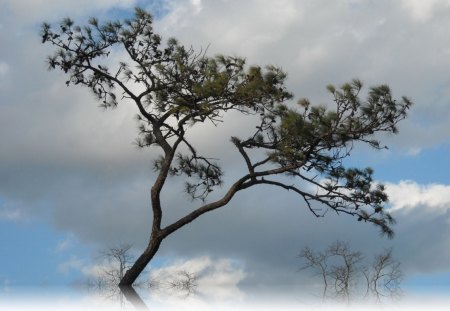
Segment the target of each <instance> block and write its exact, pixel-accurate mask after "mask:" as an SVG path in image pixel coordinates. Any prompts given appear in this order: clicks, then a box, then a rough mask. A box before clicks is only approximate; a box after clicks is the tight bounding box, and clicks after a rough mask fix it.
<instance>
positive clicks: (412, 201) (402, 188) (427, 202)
mask: <svg viewBox="0 0 450 311" xmlns="http://www.w3.org/2000/svg"><path fill="white" fill-rule="evenodd" d="M386 189H387V190H386V192H387V193H388V195H389V201H390V203H391V204H392V207H393V209H402V208H404V209H408V208H409V209H413V208H420V207H423V206H426V207H427V208H433V209H441V210H442V211H444V212H445V210H446V209H450V185H440V184H428V185H420V184H418V183H416V182H414V181H411V180H402V181H400V182H399V183H398V184H392V183H387V184H386Z"/></svg>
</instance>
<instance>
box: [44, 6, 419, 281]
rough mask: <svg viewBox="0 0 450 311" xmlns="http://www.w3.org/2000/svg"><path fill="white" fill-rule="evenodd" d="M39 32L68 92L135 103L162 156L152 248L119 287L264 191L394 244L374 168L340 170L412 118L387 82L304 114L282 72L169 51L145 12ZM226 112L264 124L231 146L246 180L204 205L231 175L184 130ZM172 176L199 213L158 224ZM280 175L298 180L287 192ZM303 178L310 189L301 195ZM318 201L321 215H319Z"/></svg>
mask: <svg viewBox="0 0 450 311" xmlns="http://www.w3.org/2000/svg"><path fill="white" fill-rule="evenodd" d="M41 35H42V42H43V43H49V44H52V45H53V46H54V47H55V53H54V54H53V55H51V56H49V57H48V65H49V69H50V70H53V69H60V70H62V71H63V72H64V73H66V74H67V76H68V80H67V81H66V84H67V85H68V86H69V85H71V84H75V85H81V86H85V87H88V88H89V89H91V90H92V92H93V93H94V94H95V96H96V97H97V99H98V100H99V101H100V102H101V106H102V107H104V108H111V107H116V106H117V105H118V104H119V102H132V103H134V104H135V105H136V107H137V109H138V115H137V120H138V122H139V136H138V138H137V140H136V143H137V145H138V146H140V147H142V148H144V147H151V148H159V149H160V150H161V151H162V153H163V155H162V156H161V157H160V158H157V159H156V160H155V169H156V170H157V177H156V179H155V181H154V184H153V186H152V188H151V206H152V210H153V223H152V224H151V235H150V238H149V243H148V246H147V248H146V249H145V250H144V252H143V253H142V255H141V256H140V257H139V258H138V259H137V261H136V262H135V263H134V265H133V266H132V267H131V268H130V269H129V270H128V271H127V272H126V273H125V275H124V277H123V279H122V280H121V282H120V285H122V286H129V285H132V284H133V282H134V281H135V280H136V278H137V277H138V276H139V274H140V273H141V272H142V271H143V269H144V268H145V267H146V265H147V264H148V263H149V262H150V260H151V259H152V258H153V256H154V255H155V254H156V252H157V251H158V248H159V246H160V244H161V242H162V241H163V240H164V239H165V238H166V237H167V236H168V235H170V234H172V233H173V232H175V231H177V230H178V229H180V228H181V227H183V226H185V225H187V224H189V223H190V222H192V221H193V220H195V219H196V218H197V217H199V216H201V215H203V214H205V213H207V212H210V211H212V210H215V209H217V208H220V207H222V206H225V205H226V204H228V203H229V202H230V200H231V199H232V198H233V197H234V196H235V195H236V193H238V192H239V191H242V190H245V189H247V188H250V187H253V186H257V185H271V186H274V187H279V188H282V189H285V190H289V191H292V192H294V193H296V194H297V195H298V196H299V198H300V199H302V200H303V201H304V202H305V205H306V207H307V208H309V210H310V211H311V212H312V213H313V214H314V215H315V216H317V217H322V216H324V214H325V212H326V211H327V210H329V209H331V210H333V211H335V212H337V213H344V214H348V215H351V216H355V217H356V218H357V220H358V221H365V222H369V223H372V224H374V225H376V226H377V227H378V228H380V229H381V232H382V233H384V234H387V235H388V236H389V237H392V235H393V231H392V228H391V225H392V224H393V223H394V219H393V218H392V217H391V215H389V213H387V212H386V211H385V209H384V206H385V203H386V202H387V200H388V197H387V195H386V193H385V189H384V187H383V185H380V184H376V183H374V181H373V179H372V174H373V171H372V169H370V168H366V169H358V168H345V167H344V166H343V163H342V161H343V159H344V158H346V157H348V156H349V155H350V153H351V151H352V148H353V145H354V143H356V142H363V143H367V144H369V145H370V146H371V147H373V148H375V149H381V148H383V147H382V146H381V145H380V143H379V142H378V141H377V140H376V139H375V138H374V135H375V134H376V133H379V132H389V133H396V132H397V128H396V125H397V123H398V122H399V121H401V120H402V119H404V118H405V117H406V113H407V110H408V109H409V108H410V106H411V101H410V100H409V99H407V98H406V97H403V98H401V99H400V100H395V99H393V98H392V95H391V91H390V89H389V87H388V86H387V85H380V86H377V87H372V88H370V90H369V92H368V95H367V98H366V99H365V100H363V99H361V98H360V96H359V93H360V91H361V89H362V83H361V82H360V81H358V80H353V81H352V82H350V83H347V84H344V85H343V86H342V87H340V88H336V87H334V86H328V91H329V92H330V93H331V97H332V100H333V101H334V105H333V106H334V107H333V109H327V108H325V107H322V106H314V105H311V104H310V102H309V101H308V100H306V99H301V100H299V101H298V105H296V104H293V103H292V99H293V95H292V93H291V92H289V91H288V90H287V89H286V86H285V80H286V73H285V72H283V70H281V69H280V68H278V67H275V66H271V65H269V66H266V67H260V66H247V65H246V64H245V59H243V58H240V57H235V56H224V55H218V56H215V57H210V56H208V55H206V53H205V51H195V50H194V49H193V48H186V47H185V46H183V45H181V44H180V43H178V41H177V40H175V39H173V38H171V39H169V40H167V42H166V43H163V40H162V38H161V36H160V35H158V34H156V33H155V32H154V29H153V21H152V16H151V15H150V14H149V13H148V12H146V11H144V10H142V9H140V8H136V10H135V15H134V17H133V18H132V19H129V20H124V21H123V22H120V21H114V22H106V23H103V24H100V23H99V21H98V20H97V19H95V18H91V19H90V20H89V22H88V24H87V25H86V26H83V27H81V26H77V25H75V23H74V22H73V21H72V20H71V19H70V18H66V19H64V20H63V21H62V22H61V23H60V24H59V25H58V26H57V27H55V28H52V26H51V25H50V24H48V23H44V24H43V25H42V30H41ZM115 49H122V50H123V51H125V52H126V55H127V56H126V59H124V60H123V61H121V62H119V63H117V64H115V67H114V69H110V68H108V66H107V65H105V62H106V61H107V60H108V61H109V59H108V57H109V56H110V53H111V51H112V50H115ZM109 64H110V63H109ZM136 86H139V87H136ZM136 89H139V90H140V91H136ZM230 111H237V112H239V113H241V114H243V115H246V116H248V117H249V118H252V117H254V116H256V117H259V119H258V120H259V121H258V126H257V127H256V130H255V132H253V133H243V134H242V137H243V138H242V137H241V138H238V137H232V138H231V142H232V144H234V146H235V147H236V149H237V151H238V152H239V153H240V155H241V156H242V158H243V161H245V164H246V171H245V172H243V173H242V177H241V178H239V179H237V180H235V182H234V183H233V184H232V185H231V186H230V187H229V188H228V189H227V190H226V191H225V194H224V195H223V196H222V197H221V198H219V199H217V200H215V201H212V202H209V203H207V202H206V199H207V197H208V195H209V194H210V193H211V192H213V191H214V190H216V189H217V188H218V187H220V186H221V185H222V184H223V170H222V168H221V167H220V165H219V163H218V162H217V161H213V160H211V159H210V158H208V157H207V156H206V155H203V154H200V153H199V152H197V149H196V147H195V146H194V145H193V143H192V142H191V141H190V140H189V139H188V137H187V133H188V132H189V130H190V128H191V127H193V126H195V125H196V124H201V123H212V124H214V125H219V124H220V122H221V121H222V120H223V118H224V115H225V114H226V113H227V112H230ZM251 150H259V151H262V152H260V153H259V154H260V155H261V154H262V155H264V157H263V158H255V157H254V156H253V155H254V153H251V152H250V151H251ZM169 176H176V177H181V176H184V177H185V178H186V179H187V182H186V192H187V193H188V194H189V195H191V196H192V198H194V199H198V200H199V202H200V204H199V207H198V208H196V209H194V210H192V211H191V212H189V213H188V214H187V215H186V216H184V217H182V218H180V219H179V220H177V221H175V222H174V223H172V224H169V225H168V226H166V227H162V226H161V219H162V213H163V203H162V202H161V200H160V194H161V190H162V189H163V187H164V185H165V183H166V179H167V178H168V177H169ZM282 176H290V177H291V178H293V179H294V182H290V183H286V178H280V177H282ZM295 181H301V184H303V185H304V184H305V183H306V184H308V186H306V187H305V186H304V187H299V186H296V183H295ZM297 184H300V183H297ZM311 186H312V187H311ZM311 189H315V190H314V191H311ZM312 202H318V203H320V204H321V205H322V206H323V207H324V208H323V209H321V210H317V209H315V208H314V207H313V206H312ZM149 225H150V224H149Z"/></svg>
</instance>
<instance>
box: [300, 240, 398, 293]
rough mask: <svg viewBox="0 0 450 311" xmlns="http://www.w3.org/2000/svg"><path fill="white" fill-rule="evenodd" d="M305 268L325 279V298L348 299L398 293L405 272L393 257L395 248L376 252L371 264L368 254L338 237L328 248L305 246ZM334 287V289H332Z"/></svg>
mask: <svg viewBox="0 0 450 311" xmlns="http://www.w3.org/2000/svg"><path fill="white" fill-rule="evenodd" d="M299 258H301V259H302V261H303V265H302V266H301V269H302V270H304V269H311V270H313V271H314V275H315V276H320V279H321V281H322V282H323V294H322V299H323V300H325V299H326V298H328V297H330V295H331V297H334V298H342V299H345V300H346V301H347V302H350V299H351V298H352V297H354V296H355V295H356V294H362V291H361V289H362V286H364V284H365V285H366V291H365V293H364V294H363V296H364V297H368V296H369V295H370V294H371V295H372V296H373V297H374V298H375V299H376V301H381V299H382V298H383V297H395V296H396V295H398V294H399V293H400V282H401V280H402V272H401V270H400V262H398V261H396V260H395V259H393V256H392V250H391V249H389V250H385V251H384V252H383V253H381V254H379V255H375V256H374V259H373V262H372V264H371V265H369V266H368V265H366V264H365V262H364V259H365V257H364V256H363V254H362V253H361V252H359V251H352V250H351V249H350V248H349V246H348V243H344V242H341V241H336V242H335V243H333V244H332V245H330V246H329V247H328V248H327V249H326V250H325V251H323V252H320V251H313V250H311V249H310V248H309V247H305V248H303V249H302V250H301V252H300V254H299ZM330 288H331V290H332V292H331V293H330Z"/></svg>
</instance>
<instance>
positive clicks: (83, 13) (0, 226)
mask: <svg viewBox="0 0 450 311" xmlns="http://www.w3.org/2000/svg"><path fill="white" fill-rule="evenodd" d="M135 5H140V6H142V7H144V8H146V9H148V10H150V11H153V12H154V14H155V15H156V16H157V18H156V20H155V29H156V31H157V32H159V33H161V35H162V36H163V38H165V39H167V38H169V37H172V36H174V37H176V38H178V39H179V40H180V42H182V43H183V44H185V45H188V46H190V45H192V46H193V47H194V48H200V47H205V46H208V45H209V49H208V53H209V54H211V55H214V54H216V53H224V54H231V55H241V56H244V57H246V58H247V62H248V63H249V64H261V65H264V64H276V65H278V66H281V67H282V68H283V69H284V70H285V71H287V72H288V82H287V84H288V88H289V89H290V90H292V91H293V92H294V94H295V95H296V97H308V98H309V99H310V100H311V101H312V102H313V103H319V104H322V103H329V102H330V98H329V97H328V94H327V92H326V91H325V86H326V85H327V84H330V83H332V84H336V85H339V84H341V83H344V82H346V81H349V80H351V79H353V78H355V77H358V78H360V79H361V80H362V81H363V82H364V84H365V86H371V85H376V84H381V83H387V84H389V85H390V86H391V88H392V90H393V93H394V96H396V97H400V96H402V95H407V96H408V97H410V98H411V99H412V100H413V102H414V103H415V105H414V107H413V108H412V110H411V113H410V116H409V117H408V119H407V120H405V121H404V122H403V123H402V124H401V126H400V133H399V134H398V135H395V136H389V137H381V139H382V141H383V143H384V144H386V145H387V146H389V150H382V151H376V152H375V151H372V150H368V149H365V148H364V147H362V148H356V150H355V152H354V155H353V157H352V158H351V159H349V161H348V163H349V165H352V166H353V165H354V166H361V167H365V166H371V167H373V168H374V169H375V178H376V179H377V180H379V181H380V182H383V183H386V184H387V186H388V193H389V195H390V197H391V198H392V200H391V203H390V204H391V206H392V210H393V214H394V216H395V217H396V218H397V221H398V224H397V226H396V227H395V228H394V229H395V231H396V238H395V239H394V240H392V241H390V240H387V239H385V238H380V237H379V235H378V232H377V231H376V229H375V228H372V227H370V226H364V225H361V224H359V223H356V222H355V221H354V219H349V218H346V217H344V216H342V217H335V216H330V217H326V219H315V218H313V216H312V215H310V213H308V212H307V211H306V210H305V209H304V206H302V204H301V202H298V201H296V200H295V197H292V196H290V195H288V194H286V193H284V192H279V191H276V190H273V189H266V188H261V189H256V190H252V191H248V193H245V194H242V195H239V196H238V197H237V198H236V199H234V200H233V201H232V203H231V204H230V206H229V208H227V209H224V210H223V211H222V210H221V211H217V212H215V213H213V214H212V215H206V216H205V217H204V218H202V219H199V220H198V221H197V222H196V223H194V224H192V226H190V227H189V228H185V229H183V230H182V231H180V232H179V234H175V235H174V236H172V237H171V238H170V239H168V240H167V242H165V244H164V245H163V247H162V248H161V250H160V257H158V258H157V260H156V261H155V263H154V267H158V268H159V267H163V266H164V265H167V264H168V263H176V264H178V265H182V264H181V262H183V260H184V261H185V262H186V261H188V262H190V263H191V264H192V265H193V266H195V265H197V266H201V265H200V264H199V263H202V264H203V266H202V267H209V269H212V268H211V267H212V266H211V265H212V264H211V263H210V262H209V261H207V260H205V258H213V259H214V260H216V261H217V262H222V261H221V260H229V262H232V263H233V264H232V265H231V266H232V267H234V268H233V269H235V270H233V273H231V272H230V273H229V275H232V276H234V278H233V280H234V281H235V282H241V283H245V282H248V283H252V282H253V283H256V284H266V285H267V284H269V283H270V282H271V280H274V281H273V282H283V280H284V281H285V282H286V284H297V283H301V280H300V279H301V278H300V277H299V276H298V275H295V274H293V273H292V272H293V271H296V269H297V268H298V265H299V263H298V260H297V259H296V258H295V256H296V254H297V253H298V251H299V250H300V249H301V248H302V247H304V246H314V245H319V246H323V245H327V244H329V243H331V242H333V240H334V239H336V237H338V238H340V239H343V240H347V241H349V242H350V243H351V245H353V246H354V247H355V248H357V249H361V250H362V251H363V252H365V253H367V254H371V253H374V252H379V251H380V250H382V249H383V248H384V247H393V248H394V255H395V256H396V257H397V258H398V259H399V260H400V261H401V262H402V266H403V267H404V270H405V275H406V279H405V285H406V286H410V287H411V288H412V287H414V288H422V290H424V291H425V288H427V289H430V288H431V290H433V289H432V288H433V286H434V285H436V286H440V287H442V286H447V285H450V240H449V239H448V238H447V237H448V233H450V177H449V171H450V161H449V158H450V157H449V154H450V76H449V75H448V72H449V68H450V41H449V40H448V38H449V37H450V18H449V17H450V4H449V2H448V1H444V0H430V1H408V0H398V1H387V0H386V1H384V0H383V1H369V0H343V1H335V2H334V1H333V2H330V1H321V0H320V1H306V0H305V1H293V0H282V1H266V0H261V1H256V0H251V1H245V2H243V1H238V0H229V1H224V0H219V1H211V0H209V1H208V0H186V1H181V0H180V1H176V0H170V1H169V0H168V1H164V0H161V1H157V2H151V1H144V0H142V1H135V0H126V1H118V0H117V1H106V0H105V1H95V2H93V1H87V0H82V1H81V0H80V1H78V2H74V1H65V0H63V1H58V2H57V3H54V4H52V5H50V4H48V3H47V2H46V1H26V0H14V1H13V0H3V1H2V10H1V12H0V40H1V42H2V47H1V48H0V141H1V142H2V146H1V147H0V243H1V248H0V263H1V264H0V291H1V290H2V288H3V289H5V288H7V287H8V286H14V285H42V284H55V285H61V284H70V283H72V282H74V281H76V280H79V279H81V278H84V277H87V276H88V275H89V273H90V272H89V271H92V270H90V269H89V267H91V266H93V265H94V262H93V261H92V255H93V254H95V252H96V251H97V250H99V249H102V248H105V247H108V246H109V245H114V244H117V243H132V244H133V245H134V246H135V249H136V251H138V250H139V249H141V248H142V247H143V246H144V245H145V243H146V240H147V238H148V237H147V234H148V228H149V227H148V226H149V221H150V210H149V206H148V200H147V193H148V189H149V187H150V185H151V182H152V178H154V174H153V172H152V170H151V159H152V158H153V157H154V153H152V152H151V151H145V152H142V151H139V152H138V151H137V150H136V148H135V147H134V146H133V145H132V141H133V140H134V138H135V134H136V124H135V122H134V121H133V115H134V114H135V113H136V111H135V109H134V107H130V106H127V105H120V106H119V107H118V109H115V110H111V111H106V112H105V111H102V110H101V109H99V108H98V107H97V106H98V104H97V103H96V102H95V99H94V98H93V96H92V95H91V94H90V93H89V91H88V90H86V89H83V88H76V87H71V88H67V87H66V86H65V84H64V81H65V80H64V77H63V74H61V73H58V72H49V71H47V70H46V65H45V58H46V56H47V55H48V54H50V53H51V48H50V47H48V46H43V45H41V44H40V38H39V35H38V32H39V27H38V25H39V24H40V23H41V22H43V21H48V22H51V23H56V22H58V21H60V20H61V19H62V18H63V17H66V16H71V17H73V19H75V20H76V21H77V20H78V21H85V20H86V19H87V18H88V17H90V16H98V17H99V18H100V19H115V18H122V17H124V16H128V15H130V14H132V12H133V7H134V6H135ZM226 121H228V122H225V123H224V125H223V126H222V127H220V129H211V131H207V132H206V131H204V132H201V131H198V132H196V133H197V134H196V135H198V138H199V140H201V141H202V143H201V144H200V148H202V150H206V151H208V152H210V153H211V155H212V156H214V155H220V157H221V158H222V159H223V164H224V167H227V168H228V171H227V172H229V173H227V175H226V176H227V178H228V177H229V178H230V179H229V180H227V181H228V182H229V181H230V180H231V179H232V178H233V177H234V176H235V174H236V172H239V165H238V164H236V163H240V162H239V161H240V159H239V158H238V155H237V154H236V153H235V152H234V150H232V148H231V146H230V145H229V144H228V140H229V139H228V137H230V136H231V134H230V133H233V131H234V132H240V131H245V129H248V128H249V126H250V125H248V124H247V123H246V122H247V121H246V120H245V119H242V118H241V119H240V118H237V117H235V116H231V117H229V118H228V119H226ZM179 185H180V184H179V183H177V181H171V184H170V188H169V189H170V190H166V192H165V193H164V200H165V202H166V204H167V206H168V209H167V213H168V214H167V215H168V219H174V218H175V217H177V216H178V215H181V214H183V213H184V212H185V209H186V208H189V206H188V207H186V206H184V205H189V204H191V203H185V202H189V200H188V199H187V197H186V196H185V195H184V194H183V193H182V191H181V190H180V189H179V188H178V186H179ZM263 196H265V198H264V199H261V198H262V197H263ZM280 198H281V199H280ZM280 202H282V203H283V204H280ZM274 206H276V207H277V209H276V210H274ZM183 208H184V209H183ZM274 225H275V227H276V228H277V229H278V230H276V232H271V230H270V228H272V227H273V226H274ZM268 227H270V228H269V229H268ZM349 228H350V229H349ZM418 228H420V230H419V229H418ZM305 237H307V238H305ZM266 252H268V253H266ZM198 258H200V259H198ZM197 259H198V262H196V261H195V260H197ZM236 262H238V263H239V264H238V265H235V264H234V263H236ZM208 265H210V266H208ZM214 267H215V268H214V269H219V268H218V267H219V266H214ZM221 267H222V266H221ZM268 267H270V269H268ZM214 269H213V270H214ZM267 270H270V273H262V271H267ZM214 271H216V270H214ZM227 271H228V270H227ZM241 272H242V273H241ZM244 272H245V273H244ZM244 274H245V275H246V277H243V275H244ZM1 286H2V287H1Z"/></svg>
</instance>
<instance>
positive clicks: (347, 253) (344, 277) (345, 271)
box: [326, 241, 364, 301]
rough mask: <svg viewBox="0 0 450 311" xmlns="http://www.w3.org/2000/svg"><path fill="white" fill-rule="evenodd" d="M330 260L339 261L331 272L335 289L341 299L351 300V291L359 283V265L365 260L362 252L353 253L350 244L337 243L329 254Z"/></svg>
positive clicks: (332, 246)
mask: <svg viewBox="0 0 450 311" xmlns="http://www.w3.org/2000/svg"><path fill="white" fill-rule="evenodd" d="M326 254H327V256H328V259H330V258H331V259H335V261H337V263H336V264H334V265H333V266H332V267H331V269H330V272H329V275H330V278H331V279H332V281H333V284H334V289H335V292H336V294H337V295H338V296H339V297H343V298H346V299H347V301H348V300H349V299H350V290H351V288H354V287H355V284H356V282H357V278H358V276H357V274H358V272H359V270H360V267H359V264H360V263H361V261H362V260H363V259H364V256H363V255H362V253H361V252H358V251H356V252H354V251H351V250H350V249H349V247H348V243H344V242H341V241H336V242H335V243H334V244H332V245H331V246H330V247H329V248H328V250H327V252H326Z"/></svg>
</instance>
